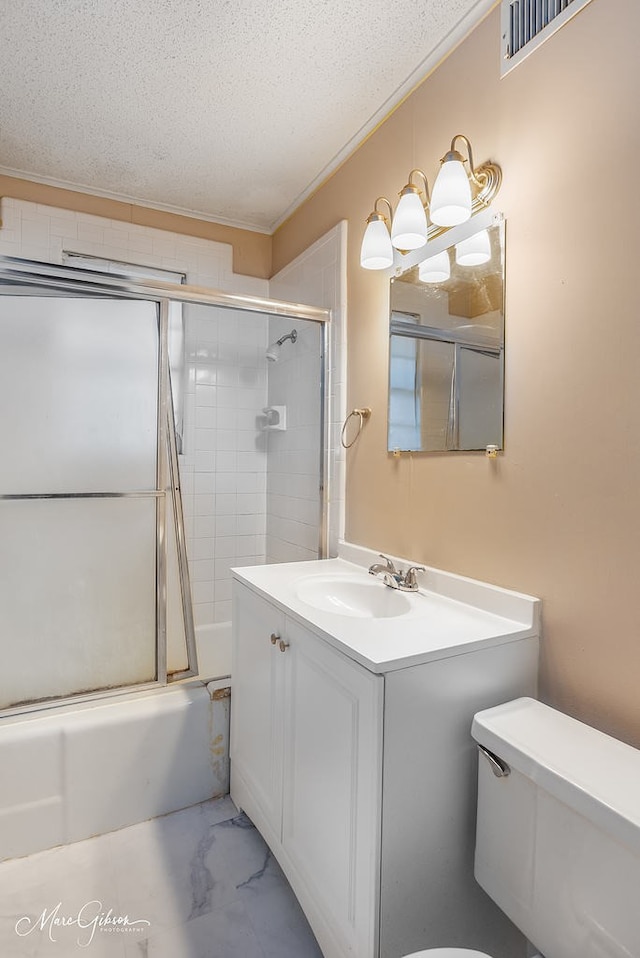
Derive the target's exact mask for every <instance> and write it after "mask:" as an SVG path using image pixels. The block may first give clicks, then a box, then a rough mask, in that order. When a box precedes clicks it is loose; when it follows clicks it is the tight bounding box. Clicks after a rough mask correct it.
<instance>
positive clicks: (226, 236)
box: [0, 174, 271, 279]
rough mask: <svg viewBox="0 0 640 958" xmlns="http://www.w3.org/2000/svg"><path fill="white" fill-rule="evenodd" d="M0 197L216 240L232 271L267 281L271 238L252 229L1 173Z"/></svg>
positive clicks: (269, 269)
mask: <svg viewBox="0 0 640 958" xmlns="http://www.w3.org/2000/svg"><path fill="white" fill-rule="evenodd" d="M0 196H11V197H12V198H13V199H17V200H29V201H30V202H31V203H42V204H43V205H45V206H57V207H60V208H61V209H65V210H75V211H76V212H80V213H92V214H93V215H94V216H105V217H107V218H108V219H112V220H122V221H124V222H125V223H136V224H137V225H138V226H151V227H153V228H154V229H159V230H171V231H172V232H173V233H181V234H183V235H187V236H197V237H199V238H200V239H208V240H215V241H216V242H218V243H228V244H229V245H231V246H233V271H234V273H242V274H243V275H244V276H260V277H262V278H263V279H267V278H268V277H269V276H270V275H271V237H270V236H266V235H265V234H263V233H254V232H253V231H251V230H243V229H237V228H235V227H232V226H223V225H222V224H220V223H210V222H208V221H207V220H200V219H196V218H195V217H191V216H181V215H179V214H177V213H166V212H163V211H161V210H152V209H149V207H146V206H136V205H135V204H133V203H121V202H119V201H118V200H110V199H106V198H105V197H102V196H91V195H89V194H88V193H78V192H76V191H75V190H63V189H60V188H59V187H55V186H46V185H44V184H42V183H32V182H31V181H29V180H21V179H18V178H16V177H12V176H3V175H2V174H0Z"/></svg>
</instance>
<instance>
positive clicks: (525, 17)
mask: <svg viewBox="0 0 640 958" xmlns="http://www.w3.org/2000/svg"><path fill="white" fill-rule="evenodd" d="M590 2H591V0H502V9H501V28H502V60H501V68H500V76H505V74H507V73H508V72H509V71H510V70H513V68H514V67H515V66H517V65H518V64H519V63H521V62H522V60H524V58H525V57H528V56H529V54H530V53H532V52H533V51H534V50H535V49H536V47H539V46H540V44H541V43H544V41H545V40H548V39H549V37H550V36H552V34H554V33H555V32H556V30H559V29H560V27H563V26H564V25H565V23H566V22H567V20H570V19H571V17H573V16H575V15H576V13H578V12H579V11H580V10H582V8H583V7H585V6H586V5H587V4H588V3H590Z"/></svg>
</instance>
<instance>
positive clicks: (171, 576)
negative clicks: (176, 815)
mask: <svg viewBox="0 0 640 958" xmlns="http://www.w3.org/2000/svg"><path fill="white" fill-rule="evenodd" d="M89 265H90V266H93V268H88V266H87V264H82V265H81V266H80V267H79V266H78V265H75V266H49V265H45V264H42V263H35V262H28V261H24V260H16V259H12V258H9V257H4V258H3V257H0V423H1V431H2V437H3V454H2V459H1V461H0V650H1V660H0V661H1V662H2V667H1V668H0V767H1V768H2V785H1V788H0V859H4V858H11V857H16V856H21V855H26V854H30V853H32V852H34V851H39V850H41V849H45V848H49V847H52V846H54V845H58V844H63V843H66V842H70V841H77V840H80V839H83V838H87V837H89V836H92V835H96V834H101V833H103V832H106V831H110V830H112V829H115V828H120V827H123V826H125V825H130V824H133V823H134V822H138V821H143V820H145V819H147V818H151V817H154V816H156V815H161V814H165V813H167V812H170V811H174V810H176V809H178V808H182V807H186V806H188V805H191V804H194V803H196V802H200V801H203V800H205V799H207V798H210V797H212V796H214V795H217V794H222V793H224V792H225V791H226V790H227V788H226V780H227V774H228V768H227V761H228V759H227V756H228V751H227V747H226V736H227V726H228V710H229V687H230V678H229V673H230V626H229V618H230V606H231V603H230V573H229V569H230V568H231V567H232V566H234V565H248V564H256V563H260V562H265V561H270V560H271V561H283V560H284V561H287V560H291V561H294V560H297V559H305V558H317V557H318V556H322V555H325V554H326V549H327V543H326V529H327V501H328V488H327V466H326V463H327V444H328V443H327V438H328V436H327V433H328V429H327V422H328V416H327V403H328V397H329V390H328V388H327V377H326V369H325V361H324V357H325V355H326V354H327V340H328V331H329V327H328V323H327V319H328V312H327V311H326V310H322V309H316V308H313V307H303V306H298V305H293V304H288V303H284V302H276V301H271V300H261V299H256V298H253V297H242V296H232V295H229V294H224V293H220V292H216V291H209V290H205V289H200V288H194V287H189V286H188V285H184V284H182V283H180V282H179V281H178V282H167V281H166V280H163V279H159V278H157V277H152V278H149V277H148V276H142V275H140V272H139V271H138V273H137V274H135V273H133V272H131V271H129V270H128V269H127V268H126V266H125V265H121V266H120V267H118V266H117V265H116V266H115V267H114V266H113V264H110V267H109V269H110V272H103V271H102V269H101V268H100V264H89ZM294 332H295V335H292V333H294ZM268 352H269V356H267V353H268ZM268 359H275V360H276V361H275V362H274V361H271V362H269V361H268Z"/></svg>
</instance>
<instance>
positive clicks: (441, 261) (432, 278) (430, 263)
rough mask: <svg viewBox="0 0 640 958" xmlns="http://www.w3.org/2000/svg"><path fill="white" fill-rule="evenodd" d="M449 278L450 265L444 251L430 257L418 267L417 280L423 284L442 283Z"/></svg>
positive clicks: (447, 255)
mask: <svg viewBox="0 0 640 958" xmlns="http://www.w3.org/2000/svg"><path fill="white" fill-rule="evenodd" d="M450 276H451V263H450V262H449V254H448V253H447V251H446V250H443V251H442V253H438V254H437V256H430V257H429V259H425V260H423V261H422V263H420V264H419V265H418V278H419V279H420V280H421V281H422V282H423V283H444V282H445V280H447V279H449V277H450Z"/></svg>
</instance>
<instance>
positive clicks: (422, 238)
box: [391, 170, 429, 250]
mask: <svg viewBox="0 0 640 958" xmlns="http://www.w3.org/2000/svg"><path fill="white" fill-rule="evenodd" d="M414 176H421V177H422V179H423V181H424V194H425V199H424V201H423V200H422V199H421V195H422V191H421V190H419V189H418V187H417V186H416V185H415V184H414V183H412V182H411V180H412V178H413V177H414ZM428 205H429V184H428V183H427V177H426V176H425V174H424V173H423V172H422V170H411V172H410V173H409V181H408V183H407V185H406V186H403V187H402V189H401V190H400V201H399V203H398V208H397V209H396V212H395V215H394V217H393V222H392V224H391V243H392V245H393V246H395V248H396V249H399V250H410V249H420V247H421V246H424V244H425V243H426V242H427V233H428V231H429V227H428V226H427V214H426V208H427V207H428Z"/></svg>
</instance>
